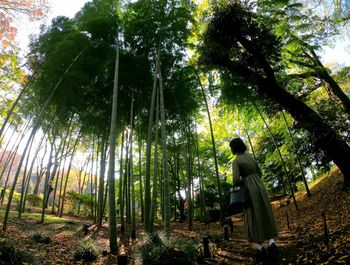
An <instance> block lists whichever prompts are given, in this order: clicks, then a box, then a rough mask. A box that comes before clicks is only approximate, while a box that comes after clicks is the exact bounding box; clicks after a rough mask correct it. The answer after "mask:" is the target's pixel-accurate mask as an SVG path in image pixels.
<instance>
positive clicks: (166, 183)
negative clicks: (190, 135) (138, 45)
mask: <svg viewBox="0 0 350 265" xmlns="http://www.w3.org/2000/svg"><path fill="white" fill-rule="evenodd" d="M159 96H160V97H159V100H160V121H161V122H160V123H161V133H162V157H163V164H162V167H163V178H162V179H163V183H164V186H162V187H163V188H164V190H163V193H162V194H163V195H164V203H163V207H164V232H165V235H166V236H168V237H170V189H169V173H168V157H167V146H166V127H165V108H164V95H163V80H162V71H161V69H160V65H159Z"/></svg>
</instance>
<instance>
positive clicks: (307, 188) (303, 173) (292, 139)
mask: <svg viewBox="0 0 350 265" xmlns="http://www.w3.org/2000/svg"><path fill="white" fill-rule="evenodd" d="M282 116H283V120H284V122H285V124H286V127H287V130H288V134H289V137H290V140H291V142H292V144H293V148H294V152H295V156H296V158H297V161H298V165H299V168H300V173H301V176H302V178H303V182H304V185H305V189H306V194H307V196H308V197H310V196H311V192H310V189H309V185H308V184H307V180H306V177H305V170H304V167H303V165H302V164H301V160H300V157H299V154H298V149H297V146H296V144H295V142H294V138H293V135H292V132H291V130H290V128H289V125H288V121H287V118H286V115H285V114H284V111H283V110H282Z"/></svg>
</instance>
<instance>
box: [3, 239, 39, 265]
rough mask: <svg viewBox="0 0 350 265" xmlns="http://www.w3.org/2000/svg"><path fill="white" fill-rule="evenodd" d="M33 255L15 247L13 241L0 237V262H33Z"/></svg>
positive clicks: (9, 264) (7, 263)
mask: <svg viewBox="0 0 350 265" xmlns="http://www.w3.org/2000/svg"><path fill="white" fill-rule="evenodd" d="M33 261H34V259H33V256H32V255H31V254H29V253H27V252H25V251H22V250H19V249H17V248H16V247H15V246H14V244H13V243H11V242H9V241H8V240H5V239H0V264H2V265H13V264H25V263H27V264H28V263H29V264H31V263H33Z"/></svg>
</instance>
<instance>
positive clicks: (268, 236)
mask: <svg viewBox="0 0 350 265" xmlns="http://www.w3.org/2000/svg"><path fill="white" fill-rule="evenodd" d="M230 147H231V151H232V154H234V155H236V159H235V160H234V161H233V162H232V173H233V181H234V182H235V183H239V182H243V183H244V185H245V186H246V187H248V190H249V194H250V197H251V206H250V208H248V209H247V210H245V213H244V224H245V230H246V237H247V240H248V242H252V243H257V244H258V247H257V254H256V259H257V263H260V262H264V261H266V259H267V260H268V261H269V262H270V263H269V264H271V263H272V264H277V263H278V256H279V251H278V248H277V246H276V243H275V240H274V238H276V237H277V227H276V222H275V218H274V216H273V213H272V208H271V205H270V201H269V199H268V196H267V192H266V189H265V187H264V185H263V183H262V181H261V179H260V176H261V171H260V169H259V167H258V164H257V163H256V161H255V160H254V158H253V157H252V156H251V155H249V154H246V153H245V151H246V150H247V147H246V145H245V144H244V143H243V141H242V139H241V138H235V139H233V140H232V141H231V142H230ZM265 240H268V241H269V247H268V249H267V251H266V250H265V248H264V247H263V242H264V241H265Z"/></svg>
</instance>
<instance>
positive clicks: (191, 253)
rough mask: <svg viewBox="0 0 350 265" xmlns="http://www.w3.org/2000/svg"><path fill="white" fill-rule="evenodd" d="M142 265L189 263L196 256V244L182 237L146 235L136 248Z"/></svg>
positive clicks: (187, 264)
mask: <svg viewBox="0 0 350 265" xmlns="http://www.w3.org/2000/svg"><path fill="white" fill-rule="evenodd" d="M137 253H138V258H139V259H140V260H141V262H142V264H143V265H151V264H152V265H168V264H169V265H176V264H184V265H190V264H193V262H195V260H196V259H197V257H198V251H197V249H196V245H195V244H194V243H193V242H192V241H188V240H185V239H182V238H165V237H162V238H161V237H160V236H159V235H158V234H157V233H151V234H149V235H147V236H146V238H145V239H144V241H143V243H141V245H140V246H138V248H137Z"/></svg>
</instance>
